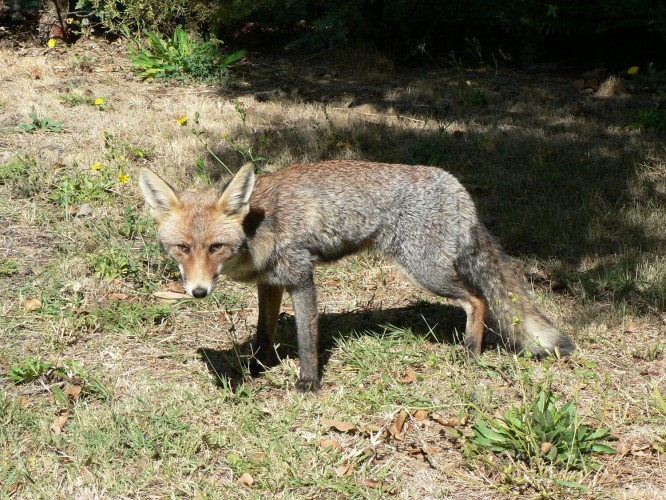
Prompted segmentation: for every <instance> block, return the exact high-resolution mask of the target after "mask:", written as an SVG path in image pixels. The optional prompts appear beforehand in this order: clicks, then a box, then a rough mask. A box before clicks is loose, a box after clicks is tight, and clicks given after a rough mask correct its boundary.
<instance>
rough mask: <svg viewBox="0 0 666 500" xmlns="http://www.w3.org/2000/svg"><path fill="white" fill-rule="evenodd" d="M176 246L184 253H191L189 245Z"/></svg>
mask: <svg viewBox="0 0 666 500" xmlns="http://www.w3.org/2000/svg"><path fill="white" fill-rule="evenodd" d="M176 247H177V248H178V250H180V251H181V252H183V253H190V247H188V246H187V245H176Z"/></svg>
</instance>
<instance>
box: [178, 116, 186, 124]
mask: <svg viewBox="0 0 666 500" xmlns="http://www.w3.org/2000/svg"><path fill="white" fill-rule="evenodd" d="M176 123H178V125H180V126H181V127H184V126H185V125H187V116H181V117H180V118H178V120H176Z"/></svg>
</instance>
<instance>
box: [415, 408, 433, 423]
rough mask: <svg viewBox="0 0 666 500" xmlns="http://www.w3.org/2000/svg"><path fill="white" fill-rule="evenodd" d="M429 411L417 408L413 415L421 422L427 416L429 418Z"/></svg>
mask: <svg viewBox="0 0 666 500" xmlns="http://www.w3.org/2000/svg"><path fill="white" fill-rule="evenodd" d="M428 413H429V412H428V410H416V411H415V412H414V413H413V414H412V416H413V417H414V420H417V421H419V422H420V421H421V420H425V419H426V418H428Z"/></svg>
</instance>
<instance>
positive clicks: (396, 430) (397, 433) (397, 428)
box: [388, 410, 409, 441]
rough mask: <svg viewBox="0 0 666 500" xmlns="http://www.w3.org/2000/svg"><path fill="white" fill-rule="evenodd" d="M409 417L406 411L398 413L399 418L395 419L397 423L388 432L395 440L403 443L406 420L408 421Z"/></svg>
mask: <svg viewBox="0 0 666 500" xmlns="http://www.w3.org/2000/svg"><path fill="white" fill-rule="evenodd" d="M408 416H409V413H407V411H406V410H400V413H398V417H397V418H396V419H395V422H394V423H393V425H392V426H391V427H390V428H389V430H388V432H389V434H390V435H391V437H392V438H393V439H397V440H398V441H402V435H403V428H404V426H405V420H407V417H408ZM405 430H406V429H405Z"/></svg>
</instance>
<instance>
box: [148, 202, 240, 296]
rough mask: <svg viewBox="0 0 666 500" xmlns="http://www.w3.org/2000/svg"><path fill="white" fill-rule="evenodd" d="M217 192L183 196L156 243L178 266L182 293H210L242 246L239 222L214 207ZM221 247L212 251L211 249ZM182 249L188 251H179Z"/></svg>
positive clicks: (217, 207) (159, 229)
mask: <svg viewBox="0 0 666 500" xmlns="http://www.w3.org/2000/svg"><path fill="white" fill-rule="evenodd" d="M219 197H220V192H219V191H218V190H215V189H213V190H209V191H203V192H185V193H182V195H181V196H180V201H181V203H182V204H181V206H180V207H179V208H178V209H176V210H173V211H172V212H170V213H169V214H168V215H167V216H166V217H164V218H163V219H162V220H161V222H160V224H159V227H158V234H159V239H160V241H161V242H162V245H163V247H164V249H165V251H166V252H167V253H168V255H169V256H170V257H171V258H173V259H174V260H175V261H176V262H177V263H178V265H179V267H180V270H181V273H182V275H183V279H184V281H185V289H186V291H187V292H188V293H190V294H191V293H192V290H193V289H196V288H205V289H206V290H207V291H208V293H210V291H211V289H212V287H213V284H214V283H215V279H216V278H217V277H218V276H219V274H220V272H221V270H222V267H223V266H224V263H225V262H226V261H227V260H229V259H230V258H231V257H233V255H234V254H235V253H236V252H237V250H238V248H239V247H240V246H241V245H242V243H243V239H244V235H243V229H242V222H241V221H240V220H239V219H238V218H237V217H233V216H229V215H228V214H226V213H225V210H224V206H221V207H220V206H218V200H219ZM218 245H222V246H221V247H220V248H219V249H217V250H216V251H211V247H214V246H218ZM182 246H185V247H187V248H188V249H189V251H188V252H184V251H183V250H182Z"/></svg>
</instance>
